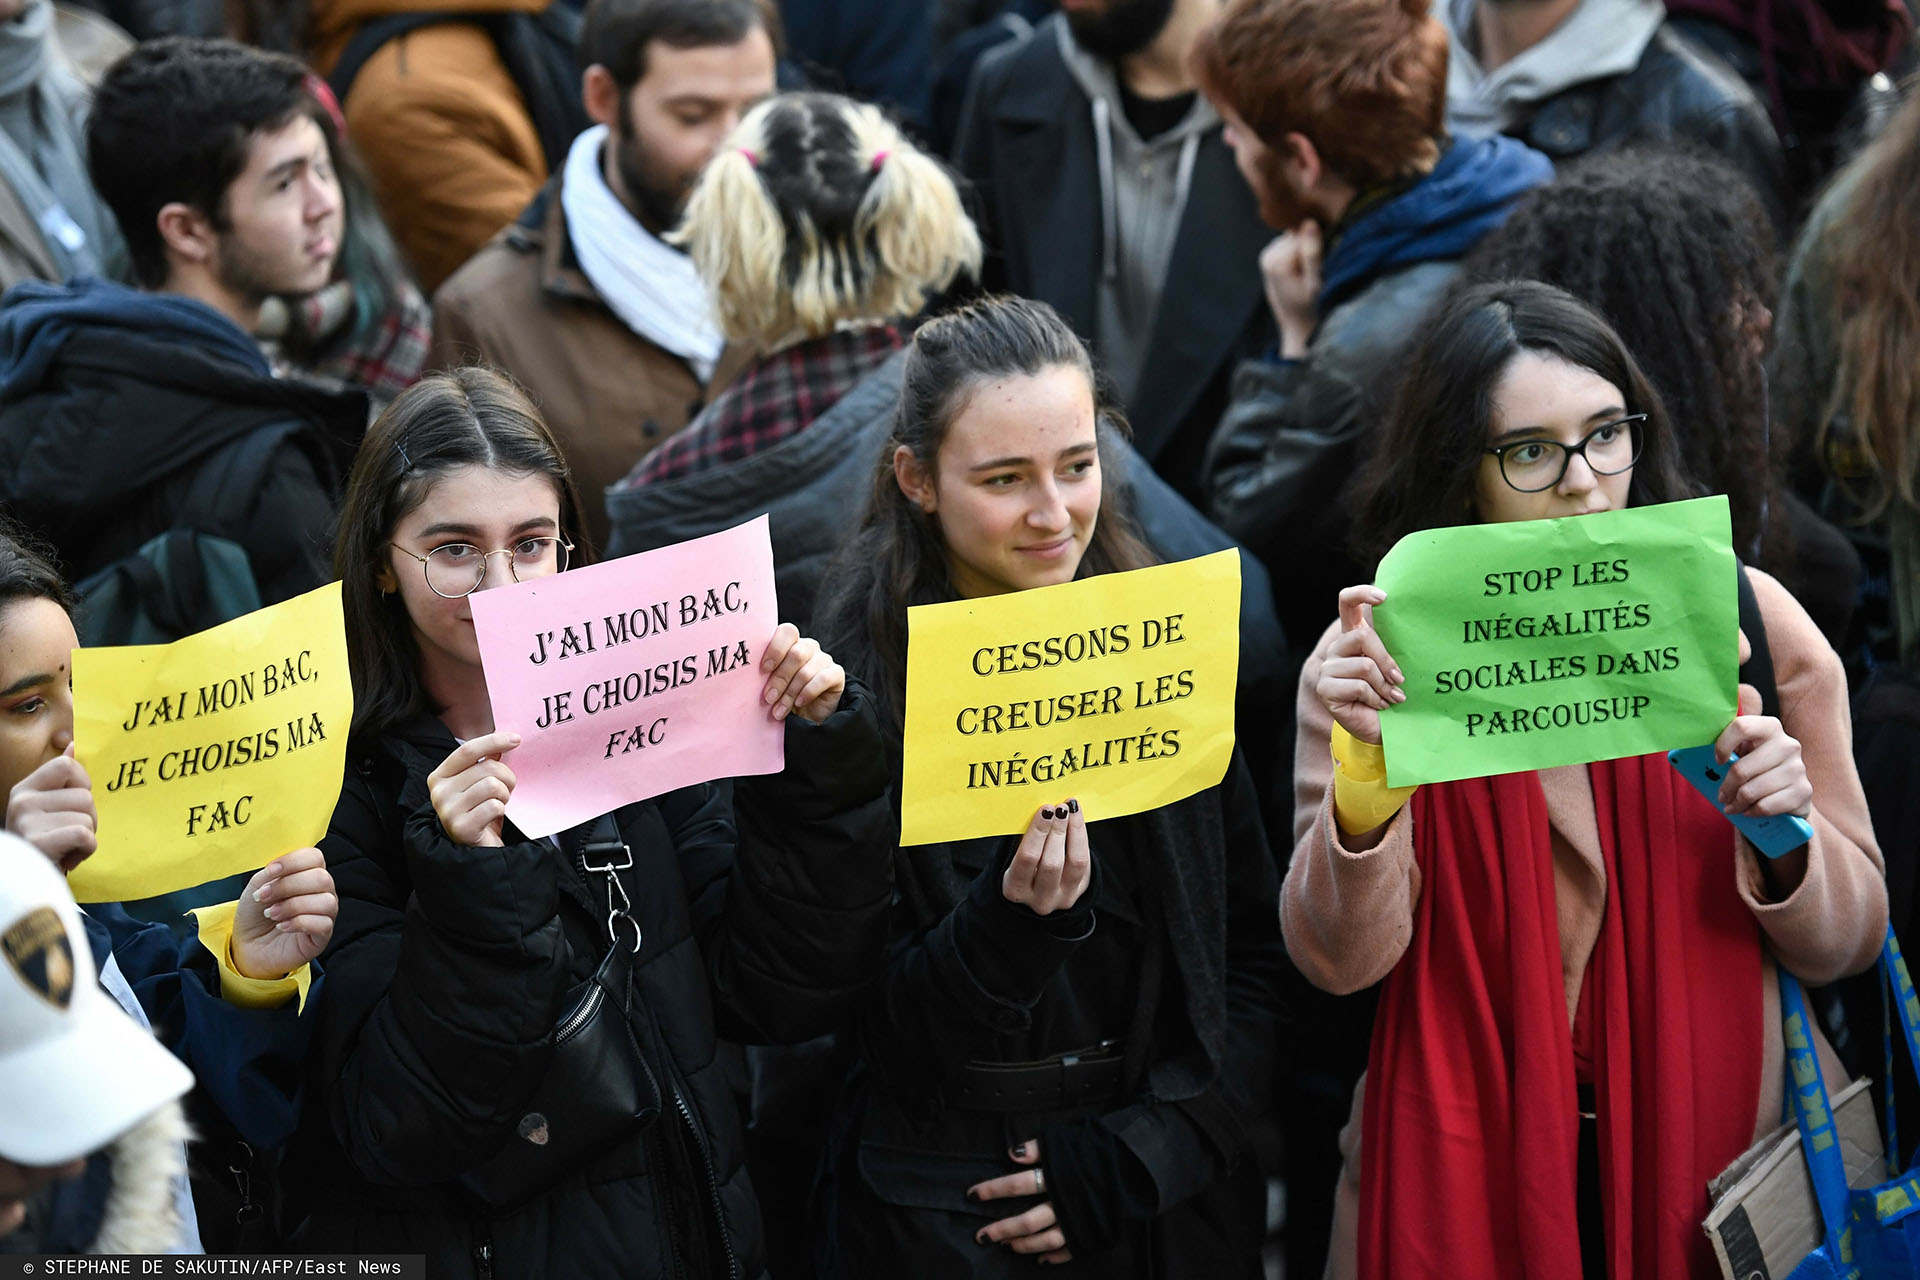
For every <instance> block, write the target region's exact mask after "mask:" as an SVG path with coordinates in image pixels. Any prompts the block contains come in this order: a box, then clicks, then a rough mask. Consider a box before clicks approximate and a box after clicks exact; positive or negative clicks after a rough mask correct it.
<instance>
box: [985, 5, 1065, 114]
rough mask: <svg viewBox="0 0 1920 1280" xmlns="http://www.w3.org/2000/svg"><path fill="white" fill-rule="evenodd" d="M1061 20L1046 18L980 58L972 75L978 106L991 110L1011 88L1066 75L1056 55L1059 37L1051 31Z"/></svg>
mask: <svg viewBox="0 0 1920 1280" xmlns="http://www.w3.org/2000/svg"><path fill="white" fill-rule="evenodd" d="M1062 21H1064V19H1063V18H1060V17H1059V16H1058V15H1056V16H1054V17H1051V18H1048V19H1047V20H1046V21H1044V22H1041V23H1038V24H1037V25H1035V26H1033V27H1031V28H1029V29H1028V30H1026V31H1023V32H1020V33H1019V34H1018V35H1015V36H1014V37H1013V38H1012V39H1009V40H1003V41H1001V42H1000V43H999V44H997V45H995V46H993V47H992V48H991V49H988V50H987V51H986V52H985V53H983V54H981V55H980V61H979V63H978V64H976V66H975V67H974V72H973V92H974V94H975V95H976V98H977V100H978V103H979V106H981V107H983V108H988V109H991V107H992V106H993V104H994V103H995V102H996V101H997V100H998V99H999V97H1000V96H1001V95H1002V94H1003V93H1005V92H1006V91H1007V90H1008V89H1009V88H1011V87H1013V86H1015V85H1024V84H1030V83H1032V82H1033V81H1034V80H1035V79H1036V78H1037V79H1039V80H1041V81H1043V82H1044V81H1048V80H1052V79H1054V78H1056V77H1058V78H1065V77H1066V76H1067V75H1068V72H1067V64H1066V60H1065V59H1063V58H1062V57H1061V56H1060V45H1059V37H1058V36H1057V35H1055V34H1054V31H1053V27H1054V25H1055V24H1056V23H1058V22H1062Z"/></svg>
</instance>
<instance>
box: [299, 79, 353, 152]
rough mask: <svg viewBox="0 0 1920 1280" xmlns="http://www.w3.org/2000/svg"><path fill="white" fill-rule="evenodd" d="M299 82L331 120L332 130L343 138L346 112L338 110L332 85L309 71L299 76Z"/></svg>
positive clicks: (345, 129) (337, 100)
mask: <svg viewBox="0 0 1920 1280" xmlns="http://www.w3.org/2000/svg"><path fill="white" fill-rule="evenodd" d="M300 83H301V84H302V85H303V86H304V87H305V88H306V91H307V92H308V93H310V94H312V95H313V100H314V101H315V102H318V103H319V104H320V106H321V109H322V110H324V111H325V112H326V113H327V118H328V119H329V120H332V121H333V131H334V132H335V133H337V134H339V135H340V136H341V137H343V138H344V137H346V135H347V117H346V113H345V112H343V111H341V110H340V99H338V98H336V97H334V96H333V86H332V85H330V84H328V83H327V82H326V81H325V80H322V79H321V78H320V77H319V76H317V75H314V74H313V72H311V71H309V72H307V74H306V75H304V76H302V77H301V80H300Z"/></svg>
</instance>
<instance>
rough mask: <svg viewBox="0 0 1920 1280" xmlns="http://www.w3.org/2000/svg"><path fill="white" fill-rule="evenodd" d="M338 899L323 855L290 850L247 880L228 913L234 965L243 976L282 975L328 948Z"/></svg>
mask: <svg viewBox="0 0 1920 1280" xmlns="http://www.w3.org/2000/svg"><path fill="white" fill-rule="evenodd" d="M339 914H340V899H339V898H338V897H337V896H336V895H335V894H334V891H333V876H332V875H331V874H330V873H329V872H328V871H327V857H326V855H325V854H323V853H321V852H320V851H319V850H318V849H295V850H294V851H293V852H292V853H289V854H286V855H285V856H283V857H280V858H276V859H274V860H273V861H272V862H270V863H268V864H267V865H266V866H265V867H263V868H261V869H260V870H259V871H256V872H254V873H253V879H251V880H249V881H247V887H246V889H245V890H244V891H242V893H241V894H240V903H239V905H238V906H237V907H235V908H234V912H233V967H234V968H235V969H237V970H238V971H239V972H240V974H241V976H242V977H247V978H284V977H286V976H287V975H288V974H290V973H292V972H293V971H294V970H295V969H298V968H299V967H300V966H301V965H303V964H306V963H307V962H308V961H310V960H312V959H313V958H314V957H315V956H317V955H319V954H320V953H321V952H322V951H325V950H326V949H327V942H328V941H329V940H330V939H331V938H332V937H333V921H334V918H335V917H336V916H338V915H339Z"/></svg>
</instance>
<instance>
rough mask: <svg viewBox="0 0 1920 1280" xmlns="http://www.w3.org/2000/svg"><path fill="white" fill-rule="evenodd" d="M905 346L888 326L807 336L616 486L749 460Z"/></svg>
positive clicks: (749, 374)
mask: <svg viewBox="0 0 1920 1280" xmlns="http://www.w3.org/2000/svg"><path fill="white" fill-rule="evenodd" d="M905 344H906V338H905V337H904V336H903V335H902V334H901V332H900V330H899V329H897V328H895V327H894V326H893V325H890V324H888V325H876V326H874V327H872V328H868V329H853V330H848V331H845V332H840V333H830V334H828V335H827V336H826V337H824V338H808V339H807V340H805V341H804V342H796V343H795V344H794V345H792V346H790V347H786V348H783V349H782V350H779V351H776V352H774V353H773V354H772V355H770V356H766V357H764V358H762V359H760V360H758V361H756V362H755V363H754V364H753V365H752V366H750V367H749V368H748V369H747V370H746V372H744V373H742V374H741V375H740V376H739V377H738V378H736V379H734V381H733V382H732V383H731V384H730V385H728V387H727V388H726V390H724V391H722V392H721V393H720V394H719V395H717V396H715V397H714V398H713V403H712V404H709V405H708V406H707V407H706V409H705V411H704V412H702V413H701V414H700V416H699V417H698V418H696V419H694V421H693V422H692V423H691V424H690V425H689V426H688V427H687V429H686V430H684V431H682V432H680V433H679V434H678V435H675V436H672V437H670V438H668V439H667V440H666V441H665V442H664V443H662V444H661V446H660V447H659V448H657V449H655V450H654V451H653V452H652V453H649V454H648V455H647V456H646V457H645V458H642V459H641V460H640V464H639V465H638V466H636V467H635V468H634V469H633V470H632V471H631V472H629V473H628V475H627V477H626V479H624V480H622V481H620V483H619V484H617V485H615V486H614V488H616V489H637V488H639V487H640V486H642V485H648V484H661V483H663V482H665V481H668V480H677V479H679V478H680V477H681V476H686V475H692V474H693V473H695V472H698V471H708V470H711V469H713V468H714V467H718V466H722V465H724V464H726V463H729V462H738V461H740V460H741V459H742V458H750V457H752V456H753V455H754V454H756V453H759V452H760V451H761V450H762V449H770V448H772V447H773V446H774V445H776V444H778V443H780V441H782V440H785V439H786V438H787V437H788V436H791V435H796V434H798V433H799V432H801V431H804V430H805V429H806V428H807V427H809V426H811V425H812V423H813V420H814V419H815V418H818V417H819V416H820V415H821V414H823V413H825V412H826V411H827V410H829V409H831V408H833V406H834V405H836V404H838V403H839V402H840V397H842V396H844V395H846V394H847V392H849V391H851V390H853V389H854V387H856V386H858V385H859V384H860V382H861V381H862V380H863V379H865V378H866V376H867V375H868V374H870V373H872V372H873V371H874V370H875V369H877V368H879V367H880V366H881V365H882V364H884V363H885V362H886V359H887V357H888V356H890V355H892V354H893V353H894V352H896V351H898V350H899V349H900V348H901V347H902V346H904V345H905Z"/></svg>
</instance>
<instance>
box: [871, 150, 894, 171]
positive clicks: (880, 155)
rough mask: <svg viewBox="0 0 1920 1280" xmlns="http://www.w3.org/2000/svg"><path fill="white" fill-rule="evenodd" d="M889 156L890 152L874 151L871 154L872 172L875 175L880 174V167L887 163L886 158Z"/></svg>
mask: <svg viewBox="0 0 1920 1280" xmlns="http://www.w3.org/2000/svg"><path fill="white" fill-rule="evenodd" d="M891 154H892V152H889V151H876V152H874V153H873V171H874V172H875V173H878V172H880V166H881V165H883V164H885V163H886V162H887V157H888V156H889V155H891Z"/></svg>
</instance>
